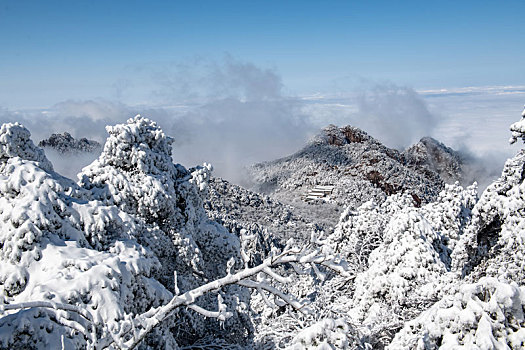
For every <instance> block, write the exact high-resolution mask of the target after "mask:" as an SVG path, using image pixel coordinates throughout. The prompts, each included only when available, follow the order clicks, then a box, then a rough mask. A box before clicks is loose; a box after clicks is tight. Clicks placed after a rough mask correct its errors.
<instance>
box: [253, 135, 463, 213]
mask: <svg viewBox="0 0 525 350" xmlns="http://www.w3.org/2000/svg"><path fill="white" fill-rule="evenodd" d="M428 144H429V145H430V144H431V143H430V142H429V143H428ZM421 147H423V146H421ZM423 149H424V150H425V152H421V154H422V155H421V157H420V158H421V160H420V161H418V160H417V159H416V160H414V159H412V156H411V154H410V153H401V152H399V151H397V150H394V149H390V148H388V147H386V146H384V145H383V144H381V143H380V142H379V141H377V140H376V139H374V138H373V137H371V136H370V135H368V134H367V133H366V132H364V131H362V130H360V129H358V128H354V127H352V126H344V127H342V128H339V127H336V126H334V125H330V126H328V127H327V128H325V129H324V130H323V131H322V132H321V133H320V134H319V135H317V136H316V137H315V138H314V139H313V141H312V142H310V143H309V144H308V145H307V146H306V147H304V148H303V149H302V150H300V151H298V152H297V153H295V154H293V155H291V156H288V157H285V158H281V159H277V160H274V161H270V162H265V163H259V164H255V165H254V166H252V167H251V169H250V171H251V173H252V175H253V178H254V181H255V183H256V185H255V186H254V188H255V190H257V191H259V192H263V193H266V194H271V195H273V196H274V197H276V198H279V199H282V200H283V201H285V202H286V201H289V200H291V199H292V198H298V197H300V196H301V195H302V194H304V193H305V192H306V191H307V190H308V189H309V188H311V187H313V186H316V185H334V186H335V189H334V193H333V195H332V196H331V201H332V202H334V203H336V204H338V205H345V206H346V205H351V206H353V207H354V208H357V207H358V206H359V205H361V204H362V203H364V202H366V201H368V200H370V199H373V200H374V201H376V202H377V203H380V202H382V201H384V200H385V199H386V197H387V196H390V195H392V194H396V193H407V194H410V195H412V196H413V197H414V200H415V201H416V202H420V201H422V202H429V201H430V200H432V199H433V198H434V197H435V196H436V195H437V194H438V193H439V191H440V190H441V189H442V188H443V185H444V181H443V180H442V179H441V177H440V173H439V172H438V170H439V169H441V166H437V167H434V168H430V167H425V166H423V167H421V166H420V165H419V163H420V162H421V163H425V164H426V162H427V158H428V159H429V160H428V162H430V160H432V161H434V162H436V161H435V159H434V158H436V157H438V155H439V157H442V156H440V154H441V153H440V152H437V151H435V152H434V153H432V155H433V157H431V158H429V157H427V156H426V154H427V153H428V151H427V148H423ZM432 150H434V148H432ZM451 157H452V156H451ZM454 164H455V163H454ZM443 167H445V168H446V166H443Z"/></svg>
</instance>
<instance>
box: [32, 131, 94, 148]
mask: <svg viewBox="0 0 525 350" xmlns="http://www.w3.org/2000/svg"><path fill="white" fill-rule="evenodd" d="M38 146H40V147H44V148H52V149H54V150H56V151H58V152H60V153H74V152H97V151H100V150H102V145H101V144H100V143H98V142H97V141H95V140H88V139H86V138H85V137H83V138H81V139H79V140H75V139H74V138H73V136H71V134H69V133H68V132H64V133H63V134H52V135H51V136H50V137H49V138H48V139H46V140H42V141H40V142H39V143H38Z"/></svg>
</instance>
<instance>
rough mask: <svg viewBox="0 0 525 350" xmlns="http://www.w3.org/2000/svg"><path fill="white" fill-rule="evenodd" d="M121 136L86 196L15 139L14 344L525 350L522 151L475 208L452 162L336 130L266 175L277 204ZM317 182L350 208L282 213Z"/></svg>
mask: <svg viewBox="0 0 525 350" xmlns="http://www.w3.org/2000/svg"><path fill="white" fill-rule="evenodd" d="M524 117H525V116H524ZM519 123H521V122H518V123H517V124H513V126H512V127H511V130H512V132H513V137H514V136H515V139H517V137H522V134H523V133H524V132H525V127H523V125H522V124H519ZM107 130H108V133H109V136H108V140H107V142H106V143H105V146H104V150H103V151H102V153H101V154H100V156H99V157H98V159H97V160H95V161H94V162H93V163H91V164H90V165H89V166H87V167H85V168H84V169H83V170H82V172H81V173H80V174H79V177H78V179H79V181H78V183H76V182H74V181H72V180H70V179H68V178H65V177H63V176H61V175H59V174H57V173H55V172H54V171H53V167H52V165H51V163H50V162H49V161H48V160H47V159H46V157H45V154H44V152H43V151H42V150H41V149H40V148H38V147H36V146H35V145H34V144H33V142H32V141H31V139H30V133H29V131H28V130H27V129H25V128H24V127H23V126H22V125H20V124H17V123H14V124H4V125H2V127H1V128H0V292H1V293H0V348H61V347H64V348H68V349H69V348H72V349H75V348H79V349H81V348H87V347H89V346H90V345H93V344H95V343H96V344H98V345H97V346H99V347H103V346H104V345H108V346H109V347H110V348H116V347H125V346H130V345H133V344H136V343H137V342H139V341H143V342H142V343H141V345H140V346H142V347H144V348H151V349H162V348H167V349H170V348H173V349H176V348H179V347H187V348H189V347H191V346H192V344H196V345H195V346H201V345H198V344H207V345H209V346H212V347H215V348H228V347H229V348H232V347H238V348H239V347H240V348H247V349H249V348H264V347H265V346H266V347H275V348H288V349H345V348H385V347H386V348H388V349H414V348H416V349H438V348H443V349H456V348H459V347H464V348H471V349H517V348H523V347H525V329H524V328H525V287H524V283H525V259H524V258H525V212H524V211H523V208H525V182H524V178H523V173H524V172H525V151H523V150H522V151H520V152H519V153H518V154H517V155H516V156H515V157H514V158H511V159H509V160H508V161H507V163H506V164H505V167H504V169H503V171H502V174H501V177H500V178H499V179H498V180H496V181H495V182H494V183H493V184H491V185H490V186H488V187H487V189H486V190H485V191H484V192H483V193H482V194H481V196H479V198H478V194H477V186H476V184H473V185H472V186H468V187H462V186H461V185H460V184H459V183H450V184H446V185H445V184H444V183H443V182H442V181H441V177H442V176H443V175H442V174H441V175H440V174H439V173H440V172H441V171H444V172H447V171H448V170H450V169H456V168H455V167H454V166H452V165H450V167H448V166H447V167H445V168H443V169H442V168H439V169H438V170H439V171H437V170H436V169H437V168H436V169H434V170H432V169H433V168H432V167H431V166H430V165H429V164H427V165H421V164H420V165H421V166H422V167H423V168H424V169H426V170H423V171H422V170H421V168H419V169H418V168H417V166H416V165H414V164H412V165H410V164H409V163H410V162H409V161H408V160H407V159H408V158H403V157H408V156H407V155H406V154H405V155H403V154H402V153H399V152H397V151H393V150H390V149H387V148H386V147H384V146H382V145H380V144H379V143H378V142H377V141H375V140H373V139H372V138H371V137H369V136H368V135H366V133H364V132H362V131H360V130H358V129H355V128H351V127H345V128H336V127H333V126H332V127H329V128H328V129H327V130H325V132H324V133H323V134H321V135H320V136H319V137H320V138H318V139H316V140H314V142H313V143H312V144H311V145H309V146H308V147H307V148H306V149H305V150H303V151H301V152H299V153H298V154H296V155H294V156H292V157H289V158H287V159H285V160H280V161H276V162H273V163H268V164H266V165H259V166H256V167H255V169H258V170H257V171H258V174H259V175H260V176H261V179H262V180H263V181H262V182H261V183H266V184H269V183H272V181H273V180H275V181H276V183H277V185H278V188H277V189H275V188H274V189H273V190H272V191H270V192H272V195H271V196H265V195H262V194H258V193H254V192H252V191H249V190H246V189H243V188H241V187H239V186H236V185H232V184H229V183H228V182H226V181H224V180H222V179H218V178H214V177H213V176H212V166H211V165H210V164H207V163H204V164H203V165H200V166H196V167H194V168H191V169H186V168H184V167H183V166H182V165H180V164H175V163H174V161H173V159H172V157H171V150H172V144H173V139H171V138H170V137H169V136H167V135H165V134H164V132H163V131H162V130H161V129H160V127H159V126H158V125H157V124H156V123H155V122H153V121H151V120H149V119H147V118H143V117H141V116H136V117H134V118H131V119H129V120H128V121H127V122H126V123H124V124H118V125H115V126H111V127H108V128H107ZM425 142H427V143H429V142H430V143H431V141H429V140H426V141H425ZM432 145H433V146H436V145H435V144H433V143H432ZM427 146H428V145H427ZM433 146H432V147H433ZM418 147H419V146H418ZM443 147H444V146H443ZM443 147H441V148H443ZM420 151H421V150H420ZM359 152H360V153H359ZM416 153H417V154H419V155H421V154H424V152H423V153H420V152H419V151H418V152H416ZM447 154H449V155H450V156H451V159H452V160H453V158H454V157H453V154H452V153H447ZM321 155H324V156H325V158H326V159H327V160H329V161H334V163H333V164H329V163H330V162H325V163H319V162H318V160H316V159H315V157H316V156H321ZM364 155H366V157H364ZM370 157H374V158H370ZM365 158H368V159H369V160H371V159H376V160H377V161H376V160H374V161H371V162H368V161H367V162H364V163H363V164H361V165H360V168H359V169H357V168H356V169H354V170H355V171H356V172H355V174H357V173H358V172H362V173H363V174H372V175H373V176H372V175H370V176H369V178H358V177H355V176H354V175H355V174H354V173H352V174H354V175H351V176H350V177H346V178H338V176H339V175H341V174H342V173H341V170H340V169H336V168H334V166H336V167H341V166H343V164H344V161H345V159H346V160H349V159H350V160H352V161H359V162H361V161H364V159H365ZM403 159H404V160H403ZM423 160H424V161H426V160H428V159H427V158H424V159H423ZM338 162H339V163H338ZM403 162H405V163H403ZM423 163H424V162H423ZM320 164H321V165H320ZM425 164H426V163H425ZM451 164H452V163H451ZM454 164H455V163H454ZM344 166H346V165H344ZM314 169H315V171H318V174H315V175H311V176H306V175H307V173H309V172H310V171H312V170H314ZM429 169H430V170H431V173H428V171H429ZM456 170H457V169H456ZM288 171H290V172H288ZM373 171H376V173H372V172H373ZM396 172H398V173H399V174H398V175H392V174H394V173H396ZM425 174H426V175H425ZM347 175H348V174H347ZM449 175H450V176H451V177H453V176H455V175H454V174H452V173H450V174H449ZM456 175H457V174H456ZM352 176H353V177H352ZM396 176H397V177H396ZM354 177H355V178H354ZM307 178H309V180H307ZM272 179H273V180H272ZM398 180H399V181H402V182H403V181H405V182H404V183H405V184H407V187H406V188H405V191H399V192H398V193H387V192H389V191H386V190H388V189H389V188H390V187H388V186H387V184H389V185H391V186H393V185H394V184H395V183H397V181H398ZM374 181H375V182H374ZM373 183H375V185H374V184H373ZM303 185H304V186H309V187H312V186H329V185H330V186H335V187H334V195H335V197H334V198H335V200H332V199H333V198H332V196H331V197H330V198H329V200H328V203H324V204H320V203H314V204H306V203H303V205H304V206H302V207H297V206H293V204H294V203H295V202H294V201H293V200H291V201H289V202H288V204H284V203H281V202H280V201H279V200H278V199H276V198H285V199H286V196H287V195H289V194H291V193H294V191H296V192H299V191H300V189H301V187H304V186H303ZM425 186H428V187H425ZM392 188H394V187H392ZM358 190H359V191H358ZM354 192H355V193H356V196H354V197H352V198H349V197H350V196H351V194H352V193H354ZM394 192H395V191H394ZM345 196H347V197H345ZM323 206H325V207H323ZM308 208H310V212H308V211H307V209H308ZM327 208H337V211H335V209H334V212H333V213H327V211H328V209H327ZM305 213H306V215H305ZM339 213H342V214H341V215H339ZM334 215H339V216H340V217H339V220H338V221H337V222H333V223H332V222H331V221H330V220H331V218H332V217H333V216H334ZM333 226H335V227H333ZM245 287H248V288H251V289H253V292H251V291H250V290H248V289H247V288H245ZM157 325H158V326H157ZM203 346H204V345H203Z"/></svg>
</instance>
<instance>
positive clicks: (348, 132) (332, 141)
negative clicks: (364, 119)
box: [312, 124, 379, 146]
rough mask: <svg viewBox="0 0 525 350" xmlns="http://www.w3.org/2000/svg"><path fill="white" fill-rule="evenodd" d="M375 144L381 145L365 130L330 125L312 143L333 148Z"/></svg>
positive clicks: (349, 126)
mask: <svg viewBox="0 0 525 350" xmlns="http://www.w3.org/2000/svg"><path fill="white" fill-rule="evenodd" d="M363 142H373V143H379V141H377V140H375V139H374V138H373V137H371V136H370V135H368V134H367V133H366V132H364V131H363V130H361V129H359V128H356V127H353V126H351V125H346V126H343V127H338V126H336V125H333V124H330V125H328V126H327V127H325V128H323V130H322V131H321V132H320V133H319V134H317V135H316V136H315V137H314V138H313V142H312V143H324V144H328V145H333V146H343V145H348V144H351V143H363Z"/></svg>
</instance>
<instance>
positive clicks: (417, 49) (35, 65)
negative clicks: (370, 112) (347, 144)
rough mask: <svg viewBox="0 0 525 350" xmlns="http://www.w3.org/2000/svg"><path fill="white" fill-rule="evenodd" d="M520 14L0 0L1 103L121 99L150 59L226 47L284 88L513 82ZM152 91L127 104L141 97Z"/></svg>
mask: <svg viewBox="0 0 525 350" xmlns="http://www.w3.org/2000/svg"><path fill="white" fill-rule="evenodd" d="M524 13H525V1H523V0H520V1H479V0H478V1H187V2H181V1H118V0H113V1H55V0H48V1H12V0H0V47H1V49H0V106H2V107H8V108H15V107H31V106H35V107H36V106H39V107H45V106H50V105H52V104H54V103H57V102H59V101H62V100H66V99H70V98H74V99H90V98H96V97H99V98H107V99H117V100H118V99H119V98H122V96H119V94H118V93H116V92H115V91H116V90H115V86H120V85H126V84H127V83H128V82H130V84H134V85H135V86H137V85H140V79H141V78H142V77H149V76H151V74H149V71H148V70H150V69H152V67H158V66H162V65H169V64H180V63H181V62H182V63H184V62H190V61H192V60H195V59H197V58H201V59H202V58H204V59H211V60H213V59H218V60H220V59H222V57H224V56H225V55H230V56H231V57H234V58H235V59H236V60H239V61H242V62H250V63H253V64H254V65H256V66H258V67H262V68H264V69H267V68H268V69H272V70H275V72H277V74H278V75H279V76H280V77H281V79H282V83H283V85H284V86H285V89H286V90H287V91H289V92H290V93H292V94H309V93H314V92H318V91H320V92H332V91H335V90H339V91H340V90H344V89H346V88H349V87H350V86H351V85H352V84H353V83H354V82H355V80H356V79H358V80H359V79H370V80H374V81H390V82H394V83H396V84H400V85H407V86H411V87H414V88H416V89H423V88H442V87H461V86H480V85H515V84H522V83H523V82H525V68H524V66H523V59H524V57H525V45H523V44H524V43H525V29H524V28H523V14H524ZM145 72H146V73H145ZM148 84H150V85H148ZM151 88H152V87H151V82H150V83H145V84H144V87H142V88H136V89H135V93H134V94H133V95H132V96H128V100H127V101H125V102H126V103H132V102H133V101H129V99H130V98H132V97H133V98H136V99H137V103H148V99H149V96H150V95H148V89H151ZM141 89H142V90H141Z"/></svg>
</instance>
